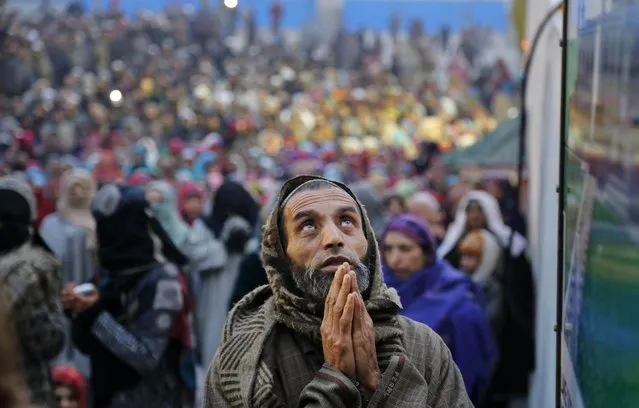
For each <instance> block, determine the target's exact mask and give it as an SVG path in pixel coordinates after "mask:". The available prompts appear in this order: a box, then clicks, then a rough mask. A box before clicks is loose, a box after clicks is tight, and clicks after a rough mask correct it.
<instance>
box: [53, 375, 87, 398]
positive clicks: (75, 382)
mask: <svg viewBox="0 0 639 408" xmlns="http://www.w3.org/2000/svg"><path fill="white" fill-rule="evenodd" d="M51 378H52V379H53V383H54V384H62V385H64V386H66V387H69V388H71V389H72V390H73V393H74V394H75V395H76V396H77V397H78V405H79V406H80V408H87V383H86V380H85V379H84V376H83V375H82V374H81V373H80V372H79V371H78V370H77V369H75V368H73V367H57V368H54V369H53V370H52V371H51Z"/></svg>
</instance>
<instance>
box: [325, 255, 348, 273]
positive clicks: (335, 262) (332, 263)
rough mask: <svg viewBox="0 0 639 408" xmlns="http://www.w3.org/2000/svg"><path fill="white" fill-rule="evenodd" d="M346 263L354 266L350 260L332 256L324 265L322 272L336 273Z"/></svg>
mask: <svg viewBox="0 0 639 408" xmlns="http://www.w3.org/2000/svg"><path fill="white" fill-rule="evenodd" d="M344 263H347V264H349V265H351V266H352V265H353V263H352V262H351V260H350V259H348V258H346V257H343V256H332V257H330V258H328V259H327V260H326V261H324V262H323V263H322V266H321V267H320V271H322V272H324V273H335V272H337V269H339V267H340V266H342V265H343V264H344Z"/></svg>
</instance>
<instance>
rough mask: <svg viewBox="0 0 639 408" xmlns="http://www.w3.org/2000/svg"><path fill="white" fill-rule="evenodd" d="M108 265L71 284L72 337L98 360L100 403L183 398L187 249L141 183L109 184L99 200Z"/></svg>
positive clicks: (169, 404) (95, 385) (103, 258)
mask: <svg viewBox="0 0 639 408" xmlns="http://www.w3.org/2000/svg"><path fill="white" fill-rule="evenodd" d="M92 212H93V215H94V217H95V219H96V236H97V243H98V250H97V253H98V260H99V264H100V267H101V270H100V272H99V274H98V278H96V279H94V280H93V282H92V283H91V284H88V285H87V284H83V285H79V286H78V285H75V284H74V283H71V284H67V285H66V286H65V287H64V290H63V292H62V301H63V304H64V307H65V308H66V309H68V310H69V311H70V313H71V315H72V321H73V329H72V333H73V342H74V344H75V346H76V347H77V348H78V350H80V351H81V352H83V353H84V354H86V355H87V356H88V357H89V359H90V361H91V372H92V373H93V374H92V378H91V389H92V399H93V401H92V402H91V406H92V407H93V408H107V407H108V408H117V407H122V408H124V407H142V406H144V407H154V408H164V407H166V408H177V407H179V406H181V405H180V404H181V399H182V391H183V386H182V384H183V383H182V380H181V377H180V369H181V366H180V363H181V358H182V355H183V354H182V352H183V350H184V349H185V348H187V347H188V345H186V344H184V339H183V337H180V336H181V335H182V334H183V333H184V330H183V329H184V327H186V325H188V324H187V323H186V322H185V320H184V313H183V311H184V305H185V296H186V294H185V285H184V281H183V280H182V279H181V276H180V273H179V270H178V264H179V266H181V265H182V264H184V263H185V261H186V260H185V259H184V257H183V256H182V255H181V254H180V252H179V251H178V250H177V249H176V248H175V246H174V245H172V243H171V241H170V239H169V238H168V236H167V234H166V232H164V231H163V230H162V228H161V226H160V224H159V223H158V222H157V220H155V219H154V218H153V217H152V216H151V215H150V211H149V203H148V201H147V199H146V196H145V192H144V190H142V189H141V188H138V187H133V186H127V185H120V184H109V185H106V186H104V187H103V188H102V189H100V191H98V193H97V194H96V196H95V198H94V199H93V202H92Z"/></svg>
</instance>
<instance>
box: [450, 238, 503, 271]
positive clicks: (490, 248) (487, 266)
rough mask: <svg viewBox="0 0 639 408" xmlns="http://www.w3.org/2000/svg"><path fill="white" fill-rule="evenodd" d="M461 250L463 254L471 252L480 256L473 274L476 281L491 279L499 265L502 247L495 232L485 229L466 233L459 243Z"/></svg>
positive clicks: (470, 253)
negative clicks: (494, 234)
mask: <svg viewBox="0 0 639 408" xmlns="http://www.w3.org/2000/svg"><path fill="white" fill-rule="evenodd" d="M459 252H460V254H462V255H464V254H469V255H474V256H477V257H479V259H480V263H479V266H478V267H477V269H476V270H475V272H474V273H473V274H472V275H471V277H472V279H473V280H474V281H475V282H478V283H481V282H485V281H486V280H488V279H490V278H491V277H492V276H493V275H494V273H495V271H496V269H497V267H498V266H499V260H500V257H501V247H500V246H499V243H498V242H497V240H496V239H495V237H494V236H493V234H491V233H490V231H487V230H485V229H483V230H475V231H471V232H469V233H468V234H466V236H465V237H464V239H462V241H461V242H460V243H459Z"/></svg>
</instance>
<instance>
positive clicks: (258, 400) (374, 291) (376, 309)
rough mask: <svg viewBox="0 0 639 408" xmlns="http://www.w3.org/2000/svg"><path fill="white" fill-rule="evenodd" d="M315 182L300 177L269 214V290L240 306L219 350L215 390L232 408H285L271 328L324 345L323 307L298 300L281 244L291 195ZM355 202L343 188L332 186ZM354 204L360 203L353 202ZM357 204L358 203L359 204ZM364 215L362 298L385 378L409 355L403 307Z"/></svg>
mask: <svg viewBox="0 0 639 408" xmlns="http://www.w3.org/2000/svg"><path fill="white" fill-rule="evenodd" d="M311 180H324V179H322V178H320V177H314V176H300V177H296V178H294V179H292V180H289V181H288V182H287V183H286V184H284V186H283V187H282V189H281V191H280V195H279V198H278V200H277V205H276V206H275V208H274V210H273V211H272V212H271V215H270V216H269V218H268V220H267V222H266V224H265V226H264V231H263V241H262V261H263V263H264V266H265V270H266V273H267V275H268V280H269V286H270V289H266V287H262V288H259V289H256V290H255V291H253V292H252V293H251V294H249V295H247V296H246V297H245V298H244V299H243V300H242V301H240V302H239V303H238V304H237V305H236V306H235V308H234V310H232V311H231V314H230V316H229V319H228V321H227V326H226V327H225V330H224V335H223V337H222V343H221V345H220V347H219V348H218V355H217V357H216V360H215V364H216V366H215V369H216V372H217V373H218V383H217V384H216V386H217V387H218V389H219V390H220V391H221V392H222V394H223V395H224V398H225V400H226V401H228V403H229V404H230V405H231V406H232V407H238V408H239V407H244V406H248V405H251V406H254V407H260V408H271V407H273V408H275V407H284V406H286V405H285V403H284V402H283V401H281V400H280V399H279V398H278V397H277V395H275V393H274V391H273V373H271V371H270V368H269V367H267V365H266V364H265V363H264V362H263V361H262V360H261V354H262V353H261V351H262V350H263V347H264V342H265V341H266V339H267V338H268V333H265V331H266V332H267V331H270V330H271V328H272V325H269V321H273V324H282V325H285V326H287V327H289V328H291V329H292V330H294V331H296V332H298V333H300V334H303V335H306V336H308V337H309V338H310V339H312V340H313V341H314V342H315V343H316V344H318V345H319V344H321V335H320V325H321V322H322V316H323V307H324V305H323V303H321V304H320V303H319V302H318V303H315V302H312V301H310V300H309V299H307V298H304V297H302V296H300V295H299V294H298V293H297V291H296V290H295V289H293V288H292V287H291V285H292V283H291V282H292V280H291V279H289V278H287V274H290V266H289V260H288V258H287V256H286V252H285V250H284V248H283V246H282V242H281V241H280V231H279V222H278V212H279V211H278V210H279V209H280V207H281V206H282V204H283V203H284V202H285V201H286V199H287V198H288V196H289V194H291V192H293V191H294V190H295V189H296V188H297V187H299V186H300V185H302V184H304V183H306V182H308V181H311ZM331 183H333V184H335V186H336V187H338V188H341V189H343V190H344V191H346V192H347V193H348V194H350V195H351V196H353V198H355V195H354V194H353V193H352V192H351V191H350V190H349V189H348V188H347V187H346V186H345V185H343V184H340V183H334V182H331ZM355 199H356V198H355ZM356 200H357V199H356ZM358 206H359V208H360V210H361V212H362V218H363V225H364V229H365V233H366V238H367V240H368V242H369V250H368V253H367V259H366V263H367V266H368V267H369V269H370V271H371V284H370V285H369V289H368V290H367V293H364V294H363V296H364V299H366V300H365V303H366V308H367V310H368V312H369V314H370V316H371V318H372V320H373V324H374V326H375V342H376V349H377V358H378V363H379V366H380V369H381V370H382V372H383V371H384V370H385V368H386V367H387V366H388V363H389V360H390V358H391V356H393V355H405V353H406V352H405V349H404V345H403V340H402V330H401V326H400V320H399V316H398V310H399V309H400V308H401V303H400V301H399V297H398V296H397V292H396V291H395V290H393V289H389V288H387V287H386V285H385V284H384V282H383V275H382V271H381V266H380V261H379V260H380V257H379V252H378V249H377V245H376V241H375V236H374V234H373V231H372V229H371V226H370V223H369V220H368V217H367V216H366V212H365V210H364V209H363V208H362V206H361V205H360V204H359V202H358ZM251 369H254V370H255V371H252V372H256V374H255V377H254V378H251V379H248V378H246V377H247V376H246V375H242V373H247V372H251V371H250V370H251Z"/></svg>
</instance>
